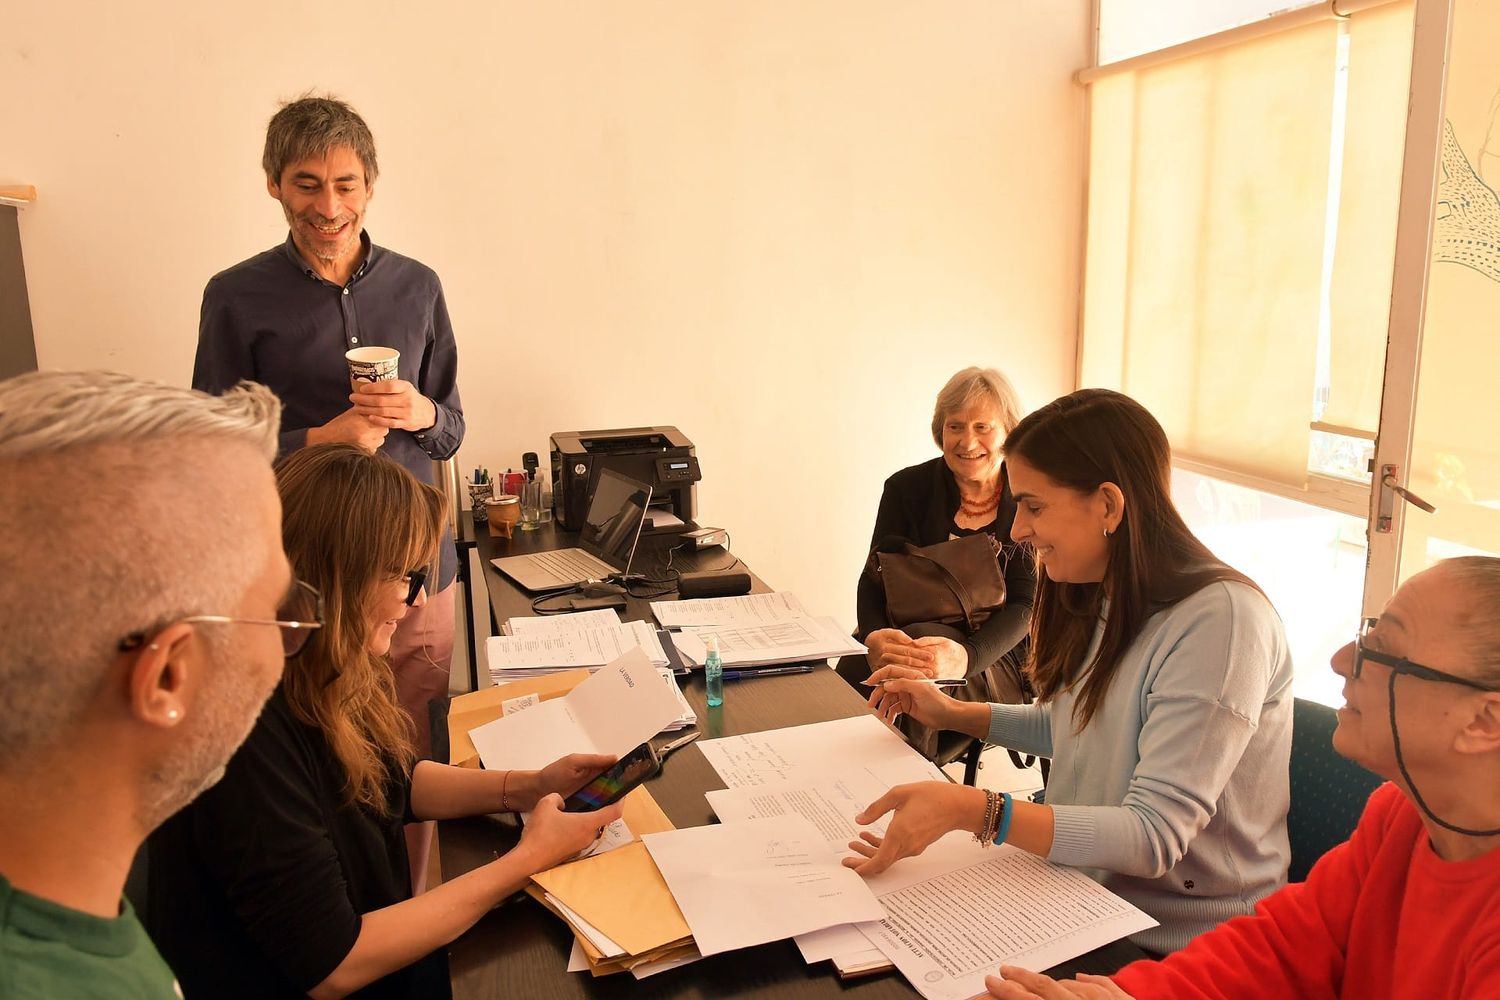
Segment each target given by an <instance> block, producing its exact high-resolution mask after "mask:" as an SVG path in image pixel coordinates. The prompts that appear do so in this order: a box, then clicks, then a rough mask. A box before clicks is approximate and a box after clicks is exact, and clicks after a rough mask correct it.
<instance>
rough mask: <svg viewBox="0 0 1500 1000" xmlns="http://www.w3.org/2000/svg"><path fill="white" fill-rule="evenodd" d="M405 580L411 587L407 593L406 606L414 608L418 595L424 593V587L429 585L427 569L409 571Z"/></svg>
mask: <svg viewBox="0 0 1500 1000" xmlns="http://www.w3.org/2000/svg"><path fill="white" fill-rule="evenodd" d="M403 579H405V580H406V582H407V583H408V584H409V585H410V587H411V589H410V590H408V591H407V592H406V606H407V607H412V606H413V605H415V604H416V603H417V595H418V594H420V593H421V592H422V587H423V586H425V585H426V583H427V571H426V570H425V569H414V570H411V571H409V572H408V573H407V574H406V576H405V577H404V578H403Z"/></svg>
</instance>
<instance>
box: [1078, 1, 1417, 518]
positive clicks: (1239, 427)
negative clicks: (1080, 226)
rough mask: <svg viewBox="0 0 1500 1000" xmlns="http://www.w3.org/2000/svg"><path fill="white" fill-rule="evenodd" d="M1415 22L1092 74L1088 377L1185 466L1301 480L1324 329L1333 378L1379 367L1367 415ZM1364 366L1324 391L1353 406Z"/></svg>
mask: <svg viewBox="0 0 1500 1000" xmlns="http://www.w3.org/2000/svg"><path fill="white" fill-rule="evenodd" d="M1402 12H1404V23H1405V25H1406V32H1407V36H1406V41H1405V48H1404V50H1403V49H1402V43H1401V41H1400V39H1399V38H1396V39H1395V40H1394V41H1393V40H1392V38H1391V36H1394V35H1399V32H1397V31H1394V30H1392V28H1391V26H1392V25H1395V24H1399V23H1401V22H1402V20H1403V17H1402ZM1384 15H1390V18H1389V20H1388V21H1387V22H1386V23H1385V27H1386V28H1387V30H1386V32H1385V34H1384V35H1377V34H1375V33H1373V31H1371V32H1367V31H1366V30H1365V25H1364V23H1363V22H1364V21H1365V20H1367V19H1369V20H1371V23H1372V24H1373V23H1374V21H1375V20H1376V19H1379V18H1380V17H1382V16H1384ZM1410 20H1411V7H1410V4H1409V3H1399V4H1392V5H1388V6H1385V7H1380V8H1375V9H1373V10H1370V11H1362V12H1360V13H1359V14H1357V15H1355V16H1354V17H1352V18H1349V19H1348V20H1347V22H1340V21H1339V20H1335V19H1332V18H1331V17H1330V18H1325V19H1322V20H1314V21H1312V22H1311V23H1303V24H1301V25H1300V26H1297V27H1291V28H1287V29H1286V30H1282V31H1278V32H1274V33H1268V34H1261V35H1258V36H1252V37H1248V38H1245V39H1244V40H1242V41H1236V42H1234V43H1233V44H1226V45H1221V46H1215V47H1208V48H1206V49H1205V50H1202V51H1195V52H1188V53H1185V54H1182V55H1179V56H1177V57H1175V58H1172V59H1171V60H1170V61H1165V62H1160V63H1156V64H1146V65H1140V66H1138V67H1136V68H1128V69H1124V70H1122V71H1120V72H1110V73H1101V74H1096V75H1095V76H1094V78H1093V79H1092V82H1091V83H1090V88H1091V98H1090V100H1091V145H1090V170H1089V220H1088V249H1087V257H1086V283H1085V294H1084V319H1083V323H1084V329H1083V349H1082V359H1081V361H1082V363H1081V382H1082V384H1084V385H1103V386H1112V387H1117V388H1119V389H1121V391H1123V392H1126V393H1129V394H1130V395H1132V396H1134V397H1136V398H1137V399H1139V400H1140V401H1141V402H1142V403H1143V404H1144V405H1145V406H1147V407H1148V408H1149V409H1150V410H1151V411H1152V413H1154V414H1155V415H1156V416H1157V418H1158V419H1159V420H1160V421H1161V422H1162V425H1163V426H1164V427H1165V428H1166V430H1167V433H1168V435H1169V437H1170V438H1171V440H1172V443H1173V448H1174V451H1175V452H1176V453H1177V454H1178V455H1179V456H1181V457H1185V458H1190V459H1193V460H1194V461H1197V462H1200V463H1202V464H1205V465H1208V466H1212V467H1217V468H1222V469H1226V470H1232V471H1234V472H1238V473H1241V474H1244V475H1249V476H1254V477H1257V478H1259V479H1264V480H1269V481H1272V482H1277V483H1281V484H1285V485H1286V486H1288V487H1292V488H1301V487H1303V486H1304V485H1305V484H1306V481H1307V463H1308V445H1309V434H1310V429H1309V425H1310V423H1311V421H1312V419H1313V416H1314V409H1313V407H1314V399H1315V396H1316V395H1317V394H1318V393H1317V390H1318V389H1319V388H1320V380H1319V378H1318V375H1319V367H1318V351H1319V343H1320V336H1322V338H1323V342H1324V343H1325V344H1329V341H1330V336H1331V333H1332V328H1335V327H1336V328H1338V329H1340V330H1345V329H1347V330H1350V331H1355V332H1357V334H1358V335H1357V336H1356V335H1355V332H1351V334H1350V336H1349V337H1348V338H1346V340H1345V341H1340V342H1337V343H1333V344H1330V345H1329V353H1330V366H1329V367H1330V368H1338V369H1339V370H1340V371H1342V370H1343V366H1344V365H1345V364H1346V362H1347V361H1348V359H1349V358H1350V357H1356V358H1358V359H1359V361H1360V362H1361V365H1362V364H1363V363H1364V362H1365V361H1367V360H1368V359H1369V358H1370V357H1373V358H1374V359H1375V365H1376V369H1375V374H1374V379H1373V382H1372V383H1370V384H1372V385H1373V387H1374V388H1373V391H1374V395H1373V399H1374V401H1375V409H1376V410H1377V411H1378V402H1379V385H1380V366H1381V365H1382V364H1383V358H1384V350H1383V345H1384V342H1385V325H1386V324H1385V319H1384V317H1385V315H1386V313H1387V312H1388V307H1389V298H1390V271H1391V259H1392V258H1391V253H1392V247H1393V245H1394V234H1395V220H1396V209H1397V199H1396V192H1397V189H1398V186H1399V180H1400V163H1401V151H1402V137H1403V134H1404V133H1403V131H1402V124H1403V123H1404V116H1405V108H1406V85H1405V78H1406V74H1407V65H1408V63H1409V61H1410ZM1346 35H1347V41H1342V40H1341V39H1343V38H1344V37H1345V36H1346ZM1341 45H1348V49H1347V53H1348V60H1349V62H1348V65H1349V66H1350V67H1351V70H1350V75H1349V77H1348V79H1347V81H1344V80H1341V79H1340V76H1339V73H1340V67H1341V66H1342V65H1343V64H1344V60H1343V58H1342V57H1341ZM1355 58H1358V59H1359V60H1360V62H1361V65H1360V68H1359V75H1358V77H1356V76H1355V74H1354V72H1353V65H1354V59H1355ZM1398 71H1399V72H1398ZM1392 76H1395V77H1397V78H1399V81H1400V82H1399V86H1398V85H1397V83H1396V82H1395V81H1394V80H1392V79H1391V77H1392ZM1367 101H1369V102H1374V103H1375V104H1376V105H1378V106H1379V111H1378V113H1377V112H1375V111H1371V112H1368V113H1367V112H1366V111H1365V110H1364V104H1365V102H1367ZM1356 104H1357V105H1358V106H1359V111H1358V112H1357V113H1355V114H1349V113H1347V109H1348V108H1349V107H1352V106H1354V105H1356ZM1392 122H1394V126H1393V125H1392ZM1346 126H1347V127H1346ZM1340 154H1342V159H1340ZM1345 197H1347V198H1348V199H1349V201H1348V202H1347V203H1346V202H1345V201H1344V200H1343V199H1344V198H1345ZM1381 199H1387V200H1388V204H1384V203H1382V202H1381ZM1330 206H1332V210H1330ZM1346 222H1347V223H1348V224H1349V229H1348V231H1347V232H1346V233H1342V234H1341V233H1340V226H1341V225H1343V224H1344V223H1346ZM1372 233H1378V234H1380V238H1378V239H1377V238H1374V237H1372V236H1371V234H1372ZM1355 242H1357V243H1358V247H1357V248H1355V247H1354V246H1352V245H1349V244H1353V243H1355ZM1346 245H1347V248H1346ZM1341 253H1342V256H1341ZM1382 255H1383V257H1382ZM1382 260H1383V264H1382V262H1381V261H1382ZM1361 365H1355V366H1353V368H1352V369H1351V370H1354V371H1355V372H1356V374H1355V375H1352V376H1351V378H1350V380H1349V381H1348V382H1347V384H1346V383H1345V382H1340V383H1339V384H1338V386H1337V387H1334V386H1333V384H1332V382H1333V380H1332V378H1330V379H1329V384H1327V385H1322V386H1321V388H1323V389H1324V390H1325V392H1324V394H1325V395H1327V396H1328V397H1330V398H1332V397H1334V396H1337V398H1338V399H1339V401H1340V403H1341V404H1342V403H1343V402H1344V401H1345V400H1347V401H1348V405H1349V407H1350V409H1351V411H1353V412H1359V413H1363V412H1365V411H1364V409H1362V408H1366V407H1368V403H1369V399H1370V398H1372V397H1371V396H1370V394H1369V393H1368V392H1367V391H1365V390H1364V389H1363V388H1362V387H1363V386H1364V385H1365V384H1366V380H1367V379H1368V372H1367V371H1366V369H1365V368H1364V367H1361ZM1350 386H1354V388H1350ZM1324 419H1325V420H1326V419H1328V417H1327V416H1326V415H1325V416H1324ZM1372 429H1373V425H1372Z"/></svg>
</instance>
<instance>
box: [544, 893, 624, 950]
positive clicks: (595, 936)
mask: <svg viewBox="0 0 1500 1000" xmlns="http://www.w3.org/2000/svg"><path fill="white" fill-rule="evenodd" d="M545 895H546V897H547V902H549V903H551V904H552V905H553V906H555V907H557V911H558V912H559V913H561V914H562V915H563V919H564V920H566V921H567V922H568V923H569V924H571V925H572V926H573V929H574V930H576V931H578V932H579V933H580V934H582V935H583V936H584V937H586V938H588V939H589V944H591V945H593V946H594V947H595V948H597V949H598V950H599V953H600V954H601V955H603V956H604V957H605V958H619V957H620V956H621V955H623V954H625V949H624V948H621V947H620V946H619V945H617V944H615V943H614V941H613V940H611V939H610V938H608V937H605V936H604V932H603V931H601V930H599V928H597V927H595V926H594V925H593V924H591V923H589V922H588V921H587V920H585V919H583V918H582V917H580V916H579V915H578V914H577V913H574V912H573V911H572V910H570V909H568V907H567V904H566V903H564V902H563V901H562V900H560V899H558V898H557V897H556V896H554V895H552V893H550V892H549V893H546V894H545ZM575 940H576V939H575Z"/></svg>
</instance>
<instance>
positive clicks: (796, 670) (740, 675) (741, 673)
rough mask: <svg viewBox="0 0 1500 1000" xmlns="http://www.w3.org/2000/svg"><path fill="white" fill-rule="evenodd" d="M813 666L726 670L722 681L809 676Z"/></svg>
mask: <svg viewBox="0 0 1500 1000" xmlns="http://www.w3.org/2000/svg"><path fill="white" fill-rule="evenodd" d="M812 670H813V665H812V664H811V663H798V664H794V665H793V666H790V667H761V668H760V669H758V670H726V671H724V679H725V680H726V681H741V680H744V679H745V678H746V677H774V676H775V675H777V674H810V673H812Z"/></svg>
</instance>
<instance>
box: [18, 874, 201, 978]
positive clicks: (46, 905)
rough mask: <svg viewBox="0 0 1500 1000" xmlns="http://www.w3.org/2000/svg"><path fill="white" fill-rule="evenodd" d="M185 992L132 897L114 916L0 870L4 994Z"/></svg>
mask: <svg viewBox="0 0 1500 1000" xmlns="http://www.w3.org/2000/svg"><path fill="white" fill-rule="evenodd" d="M181 996H182V991H181V990H180V989H179V988H178V986H177V980H176V978H175V977H174V976H173V975H172V970H171V969H169V968H167V963H166V962H164V961H162V957H161V955H160V954H159V953H158V952H157V950H156V946H155V945H154V944H152V943H151V939H150V938H149V937H147V936H146V930H145V928H143V927H142V926H141V922H140V921H139V920H137V919H136V916H135V911H134V910H133V909H131V907H130V903H129V902H128V901H126V902H125V903H124V910H123V912H122V913H121V914H120V915H119V916H118V917H115V918H114V919H113V920H106V919H104V918H103V917H95V916H92V915H90V914H87V913H81V912H79V911H78V910H71V909H69V908H68V907H66V906H59V905H58V904H57V903H52V902H49V901H47V900H45V899H42V898H40V897H37V896H33V895H31V894H30V893H26V892H22V891H21V890H19V889H16V888H13V887H12V886H11V884H10V881H9V880H8V879H6V878H5V877H4V876H3V875H0V997H4V998H5V1000H60V998H63V997H66V998H68V1000H94V998H98V1000H178V998H180V997H181Z"/></svg>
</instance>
